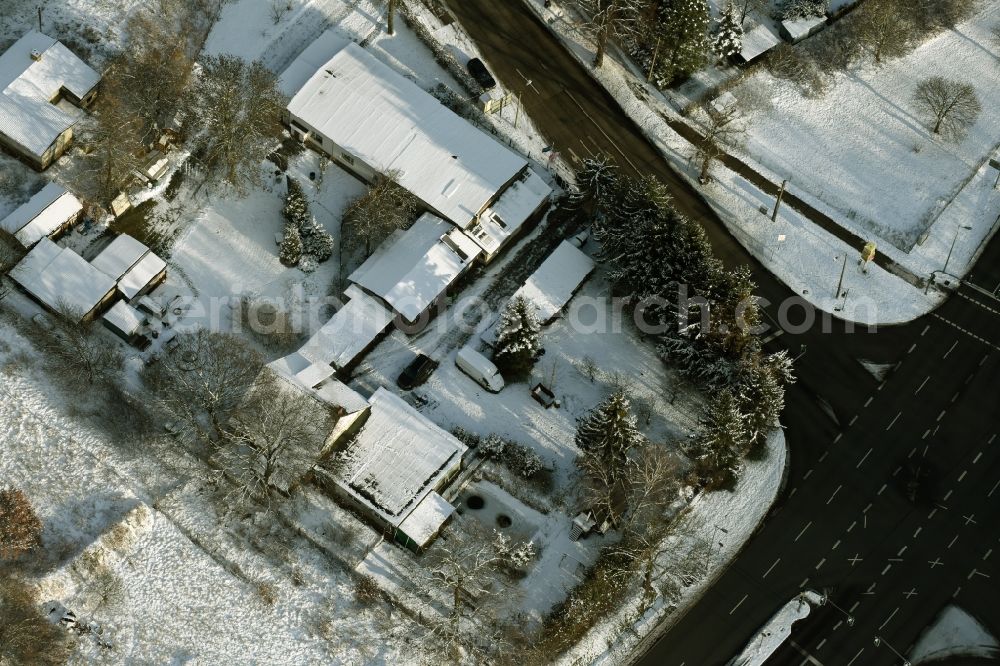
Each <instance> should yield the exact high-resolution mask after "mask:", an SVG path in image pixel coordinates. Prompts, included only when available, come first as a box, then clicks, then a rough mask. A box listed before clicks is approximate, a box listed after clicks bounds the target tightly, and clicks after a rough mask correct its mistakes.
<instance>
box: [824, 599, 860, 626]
mask: <svg viewBox="0 0 1000 666" xmlns="http://www.w3.org/2000/svg"><path fill="white" fill-rule="evenodd" d="M826 604H830V605H831V606H833V607H834V608H836V609H837V610H839V611H840V612H841V613H843V614H844V617H845V618H847V626H848V627H853V626H854V616H853V615H851V614H850V613H848V612H847V611H845V610H844V609H843V608H841V607H840V606H838V605H837V604H836V603H835V602H834V601H833V599H831V598H830V594H829V593H828V592H824V594H823V596H822V598H820V600H819V605H820V606H825V605H826Z"/></svg>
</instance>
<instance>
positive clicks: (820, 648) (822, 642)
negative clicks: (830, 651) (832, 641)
mask: <svg viewBox="0 0 1000 666" xmlns="http://www.w3.org/2000/svg"><path fill="white" fill-rule="evenodd" d="M824 645H826V639H825V638H824V639H823V640H821V641H820V642H819V643H816V649H817V650H822V649H823V646H824Z"/></svg>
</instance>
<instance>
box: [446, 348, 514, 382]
mask: <svg viewBox="0 0 1000 666" xmlns="http://www.w3.org/2000/svg"><path fill="white" fill-rule="evenodd" d="M455 365H457V366H458V369H459V370H461V371H462V372H464V373H465V374H467V375H469V376H470V377H472V378H473V379H474V380H476V383H477V384H479V385H480V386H482V387H483V388H484V389H486V390H487V391H490V392H491V393H499V392H500V391H502V390H503V387H504V383H503V377H501V376H500V371H499V370H497V366H495V365H493V361H491V360H490V359H488V358H486V357H485V356H483V355H482V354H480V353H479V352H477V351H476V350H475V349H473V348H472V347H462V348H461V349H459V350H458V355H457V356H456V357H455Z"/></svg>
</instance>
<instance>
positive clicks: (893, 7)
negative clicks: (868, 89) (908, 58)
mask: <svg viewBox="0 0 1000 666" xmlns="http://www.w3.org/2000/svg"><path fill="white" fill-rule="evenodd" d="M852 20H853V21H854V23H855V35H856V36H857V39H858V41H859V42H860V43H861V46H862V48H865V49H867V50H868V51H869V52H870V53H871V55H872V58H874V59H875V64H877V65H880V64H882V59H883V58H896V57H899V56H901V55H904V54H905V53H906V52H907V50H908V49H909V47H910V41H911V39H912V36H913V24H912V18H911V17H910V15H909V13H908V12H907V11H906V9H905V7H904V6H902V5H901V3H900V2H899V0H868V1H867V2H865V3H864V4H862V5H861V7H859V8H858V9H857V10H856V11H855V16H854V17H853V18H852Z"/></svg>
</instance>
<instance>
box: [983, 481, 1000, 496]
mask: <svg viewBox="0 0 1000 666" xmlns="http://www.w3.org/2000/svg"><path fill="white" fill-rule="evenodd" d="M997 486H1000V481H997V482H996V483H994V484H993V488H992V489H991V490H990V492H989V493H987V495H986V496H987V497H993V493H994V492H996V489H997Z"/></svg>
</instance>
